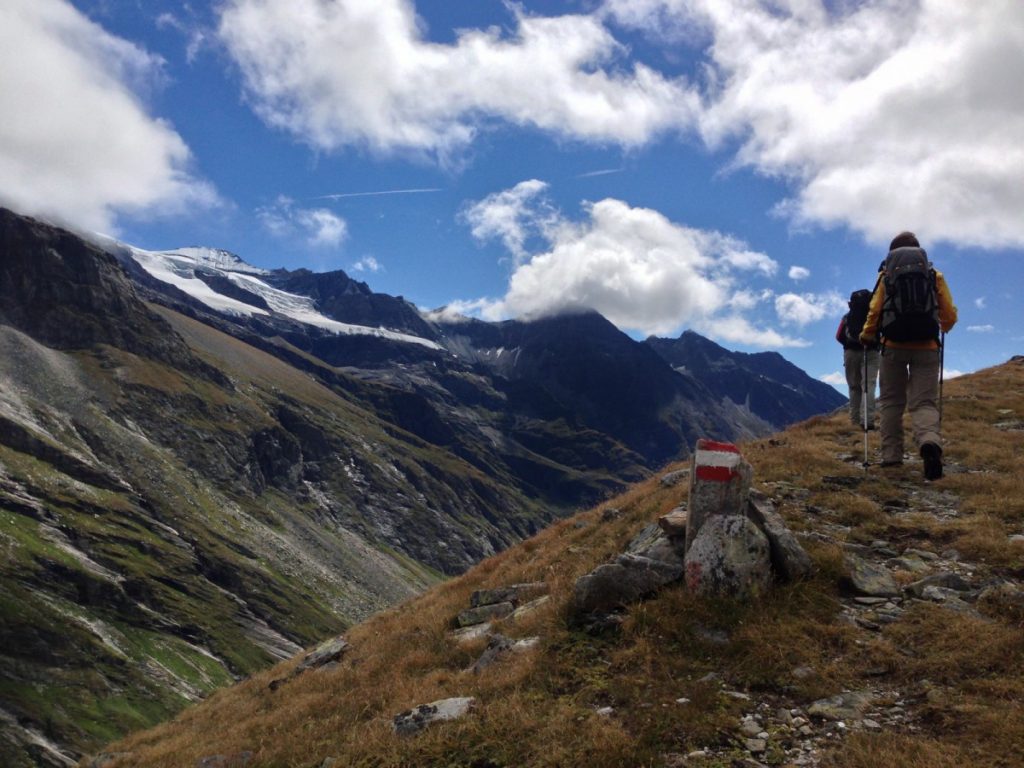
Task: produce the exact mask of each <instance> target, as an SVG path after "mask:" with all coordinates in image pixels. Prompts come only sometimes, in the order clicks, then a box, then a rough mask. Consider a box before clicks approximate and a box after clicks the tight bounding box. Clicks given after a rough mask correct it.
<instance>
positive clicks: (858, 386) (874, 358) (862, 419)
mask: <svg viewBox="0 0 1024 768" xmlns="http://www.w3.org/2000/svg"><path fill="white" fill-rule="evenodd" d="M870 304H871V291H869V290H867V289H862V290H859V291H854V292H853V293H851V294H850V301H849V303H848V306H849V308H850V311H849V312H847V313H846V314H845V315H843V319H842V320H840V321H839V329H838V330H837V331H836V341H838V342H839V343H840V344H842V345H843V370H844V371H845V373H846V385H847V387H849V390H850V421H851V422H853V423H854V424H855V425H857V426H859V427H861V428H862V429H874V428H875V382H876V381H877V379H878V345H877V344H869V345H867V346H865V345H864V344H861V343H860V332H861V330H862V329H863V328H864V321H865V320H866V319H867V316H868V307H869V305H870ZM865 394H866V397H863V398H862V396H863V395H865Z"/></svg>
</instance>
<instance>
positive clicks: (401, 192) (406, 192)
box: [313, 187, 443, 200]
mask: <svg viewBox="0 0 1024 768" xmlns="http://www.w3.org/2000/svg"><path fill="white" fill-rule="evenodd" d="M442 191H443V190H442V189H441V188H440V187H431V188H429V189H382V190H380V191H379V192H342V193H340V194H336V195H320V196H319V197H314V198H313V200H340V199H341V198H343V197H372V196H375V195H412V194H416V193H418V192H442Z"/></svg>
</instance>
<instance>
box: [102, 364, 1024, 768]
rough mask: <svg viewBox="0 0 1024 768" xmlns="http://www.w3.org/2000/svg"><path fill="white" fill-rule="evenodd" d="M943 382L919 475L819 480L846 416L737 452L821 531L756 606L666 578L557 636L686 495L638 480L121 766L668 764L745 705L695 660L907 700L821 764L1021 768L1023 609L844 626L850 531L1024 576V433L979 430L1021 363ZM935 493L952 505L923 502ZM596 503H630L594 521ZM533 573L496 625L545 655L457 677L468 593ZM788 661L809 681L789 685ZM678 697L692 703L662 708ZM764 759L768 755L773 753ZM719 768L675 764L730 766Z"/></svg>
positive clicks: (749, 680)
mask: <svg viewBox="0 0 1024 768" xmlns="http://www.w3.org/2000/svg"><path fill="white" fill-rule="evenodd" d="M946 394H947V399H946V406H945V422H946V427H945V432H946V435H947V437H948V447H947V459H948V462H949V468H950V472H949V474H948V475H947V477H946V478H945V479H944V480H942V481H941V482H940V483H937V484H932V485H930V486H927V487H926V486H925V484H924V483H923V482H922V481H921V479H920V464H919V463H911V464H909V465H908V466H906V467H904V468H902V469H898V470H895V471H889V472H887V473H886V474H883V473H882V471H881V470H880V469H878V468H877V467H873V468H872V469H871V470H870V472H869V473H868V474H867V476H866V478H864V479H863V480H862V482H860V484H859V486H858V490H857V491H856V492H852V493H851V492H850V491H848V490H837V489H836V485H835V484H834V483H828V482H825V481H823V479H822V478H823V477H825V476H836V475H840V476H842V475H845V476H850V477H854V478H857V477H861V476H862V475H863V472H862V470H861V469H860V467H859V466H858V464H857V460H858V457H859V455H860V450H861V442H860V438H861V436H860V433H857V432H851V431H850V429H849V427H848V426H847V424H846V422H845V416H842V415H837V416H834V417H831V418H819V419H812V420H811V421H809V422H806V423H803V424H801V425H798V426H796V427H794V428H791V429H790V430H788V431H787V432H785V433H783V435H781V436H780V437H777V438H775V439H773V440H762V441H758V442H753V443H749V444H747V445H746V446H745V447H744V451H745V454H746V456H747V458H748V459H749V460H750V461H751V462H752V463H753V465H754V467H755V471H756V484H757V485H759V486H761V487H762V488H763V489H764V490H766V491H768V492H769V493H771V494H772V495H774V496H775V497H776V499H777V500H778V501H779V502H780V504H781V512H782V514H783V515H784V516H785V517H786V518H787V519H788V520H789V522H790V524H791V526H792V527H793V528H794V529H795V530H798V531H804V532H817V533H819V534H820V535H821V537H820V538H818V539H816V538H806V539H805V542H806V545H807V547H808V549H809V551H810V552H811V554H812V557H813V558H814V559H815V561H816V563H817V565H818V575H817V576H816V577H815V578H814V579H812V580H809V581H807V582H804V583H800V584H794V585H789V586H784V587H778V588H776V589H775V590H773V591H772V592H771V593H770V594H769V595H768V596H767V597H766V598H764V599H763V600H761V601H758V602H756V603H753V604H739V603H735V602H731V601H721V602H705V601H700V600H696V599H694V598H692V597H691V596H689V595H688V594H687V593H686V591H685V590H684V589H682V588H679V587H676V588H670V589H667V590H665V591H663V592H662V593H661V594H660V595H659V596H658V597H656V598H655V599H652V600H649V601H648V602H645V603H643V604H641V605H638V606H635V607H634V608H633V609H632V610H631V611H630V612H629V614H628V618H627V620H626V623H625V624H624V626H623V628H622V631H621V632H620V633H619V634H618V635H614V636H607V637H600V638H595V637H591V636H587V635H582V634H576V633H572V632H570V631H569V630H568V629H567V628H566V624H565V621H564V609H565V605H566V601H567V599H568V596H569V594H570V592H571V588H572V584H573V582H574V580H575V579H576V578H577V577H578V576H579V575H581V574H583V573H585V572H587V571H588V570H590V569H591V568H593V567H594V566H596V565H597V564H599V563H601V562H603V561H605V560H607V559H608V558H609V557H611V556H612V555H614V554H615V553H617V552H619V551H621V549H622V548H623V546H624V545H625V543H626V542H627V541H628V540H629V538H630V537H631V536H632V534H633V533H634V532H635V531H636V530H637V529H638V528H639V527H640V526H641V524H643V523H645V522H647V521H650V520H653V519H654V518H656V517H657V516H658V515H659V514H663V513H665V512H667V511H668V510H669V509H671V508H672V507H673V506H675V505H676V504H678V503H679V502H681V501H684V500H685V489H684V488H667V487H664V486H662V485H661V484H660V483H659V482H658V481H657V480H651V481H648V482H646V483H644V484H641V485H639V486H636V487H635V488H634V489H632V490H631V491H629V492H628V493H627V494H625V495H623V496H622V497H620V498H618V499H615V500H612V501H611V502H609V503H608V504H606V505H603V506H602V507H601V508H597V509H594V510H591V511H589V512H586V513H582V514H580V515H578V516H577V517H576V518H574V519H571V520H566V521H563V522H560V523H557V524H556V525H554V526H552V527H551V528H549V529H547V530H546V531H544V532H543V533H541V534H539V535H538V536H536V537H534V538H533V539H530V540H528V541H526V542H525V543H523V544H521V545H519V546H517V547H515V548H513V549H511V550H508V551H506V552H504V553H502V554H500V555H498V556H496V557H493V558H490V559H488V560H486V561H484V562H482V563H481V564H480V565H478V566H477V567H475V568H474V569H472V570H471V571H469V572H468V573H466V574H465V575H463V576H461V577H459V578H456V579H453V580H451V581H449V582H447V583H445V584H443V585H440V586H438V587H436V588H434V589H432V590H431V591H430V592H428V593H426V594H424V595H422V596H421V597H418V598H416V599H414V600H411V601H409V602H408V603H406V604H404V605H402V606H400V607H398V608H395V609H391V610H389V611H386V612H384V613H382V614H380V615H378V616H376V617H374V618H372V619H370V620H369V621H367V622H365V623H364V624H361V625H359V626H357V627H354V628H353V629H352V630H351V631H350V632H349V633H348V635H347V637H348V638H349V640H350V641H351V643H352V646H353V650H352V651H351V652H350V653H349V655H348V656H347V657H346V658H345V661H344V663H343V664H342V665H341V666H340V667H338V668H336V669H334V670H331V671H327V672H318V673H312V674H307V675H306V676H304V677H301V678H299V679H297V680H296V681H294V682H292V683H289V684H288V685H287V686H285V687H284V688H281V689H279V690H278V691H276V692H271V691H270V690H268V688H267V683H268V682H269V681H270V680H271V679H273V678H276V677H279V676H281V675H282V673H283V672H285V671H287V670H288V669H289V668H290V667H291V666H293V665H294V664H295V662H294V661H291V662H286V663H284V664H283V665H280V666H278V667H277V668H275V669H273V670H270V671H267V672H264V673H261V674H258V675H256V676H254V677H253V678H251V679H249V680H247V681H245V682H243V683H241V684H240V685H236V686H234V687H232V688H229V689H226V690H223V691H220V692H218V693H217V694H215V695H213V696H212V697H211V698H210V699H208V700H207V701H206V702H204V703H202V704H201V705H199V706H197V707H193V708H191V709H189V710H187V711H186V712H184V713H183V714H182V715H180V716H179V717H178V718H177V719H176V720H175V721H174V722H171V723H168V724H165V725H163V726H160V727H158V728H155V729H153V730H150V731H147V732H143V733H139V734H137V735H134V736H132V737H130V738H128V739H126V740H124V741H123V742H121V743H120V744H117V745H114V746H113V747H111V748H110V749H112V750H117V751H127V752H130V753H131V754H130V756H126V757H124V758H122V759H120V760H119V761H117V762H116V763H115V764H114V765H118V766H128V765H140V766H152V767H153V768H157V767H161V766H190V765H193V764H195V761H196V760H197V759H198V758H200V757H202V756H205V755H210V754H215V753H220V754H230V753H236V752H240V751H243V750H252V751H253V752H254V753H255V758H256V759H255V761H254V764H256V765H267V766H271V765H272V766H279V765H280V766H314V765H319V764H320V762H321V761H322V760H323V759H324V758H325V757H327V756H335V757H337V758H339V764H341V765H366V766H413V765H415V766H435V765H436V766H576V765H587V766H594V767H595V768H600V767H601V766H607V767H608V768H611V767H612V766H623V765H630V766H641V765H643V766H646V765H650V766H658V765H666V764H667V758H666V755H669V754H673V753H675V754H678V753H684V754H685V753H686V752H687V751H689V750H692V749H697V748H700V747H705V746H717V747H719V748H721V746H722V745H728V744H729V743H730V742H731V740H732V739H733V737H734V735H735V732H736V723H737V721H738V719H739V718H740V717H741V716H742V714H743V712H744V711H745V710H746V709H747V708H749V706H750V705H749V704H745V703H744V702H742V701H737V700H734V699H731V698H728V697H723V696H721V695H720V692H719V689H718V687H717V686H716V685H713V684H710V683H707V682H701V678H702V677H704V675H706V674H707V673H708V672H719V673H721V674H722V676H723V678H724V680H725V682H726V684H727V685H728V686H729V687H731V688H735V689H740V690H745V691H747V692H749V693H750V695H751V696H752V697H753V698H754V700H756V701H766V702H769V703H771V704H772V705H773V706H806V705H807V704H809V703H810V702H811V701H813V700H814V699H816V698H819V697H822V696H825V695H829V694H832V693H836V692H838V691H840V690H843V689H861V688H878V687H879V686H881V687H885V688H887V689H889V690H892V691H894V692H897V693H898V695H899V696H900V697H901V698H902V699H903V700H904V701H905V702H906V707H907V710H908V716H907V719H906V722H905V723H904V724H903V725H902V726H901V727H900V728H899V729H898V730H882V731H881V732H866V731H861V732H856V733H853V734H851V735H849V736H848V737H847V738H845V739H843V740H842V741H841V742H838V741H837V742H830V743H833V744H834V746H833V747H832V748H831V749H830V750H827V752H826V754H825V755H824V757H823V758H822V759H823V763H822V764H823V765H828V766H833V767H834V768H868V766H873V767H877V768H885V767H886V766H892V767H893V768H896V766H900V767H906V766H928V768H943V767H944V766H965V765H972V766H1011V765H1020V764H1021V758H1020V756H1019V754H1018V749H1019V745H1020V744H1021V743H1024V632H1022V631H1021V625H1022V621H1024V616H1022V615H1021V613H1020V612H1016V613H1015V612H1014V611H1013V610H1005V611H1003V612H1000V611H999V610H991V609H990V610H989V611H988V613H989V614H990V615H989V616H988V617H986V618H979V617H977V616H971V615H965V614H959V613H955V612H953V611H950V610H948V609H946V608H944V607H941V606H939V605H933V604H928V603H924V602H921V603H917V604H915V605H914V607H912V608H909V609H908V610H907V611H906V612H905V613H904V614H903V616H902V618H901V619H900V620H899V621H897V622H895V623H893V624H890V625H887V626H885V627H883V628H882V629H881V630H880V631H876V632H872V631H868V630H866V629H863V628H861V627H858V626H856V625H853V624H851V623H849V622H845V621H842V620H841V618H840V611H839V609H840V605H841V602H842V600H843V598H842V597H841V595H840V593H839V591H838V588H837V581H838V574H839V571H840V562H841V558H842V550H841V548H840V546H839V545H840V543H841V542H843V541H848V542H852V543H861V544H867V543H870V542H872V541H874V540H876V539H880V538H881V539H885V540H887V541H889V542H890V543H891V545H893V546H895V547H896V548H898V549H903V548H905V547H918V548H921V549H929V550H933V551H935V552H939V551H942V550H948V549H950V548H955V549H956V550H958V551H959V552H960V556H961V560H962V562H964V563H969V564H970V565H971V567H972V568H973V570H974V575H973V577H972V581H973V583H974V584H975V585H981V584H983V583H985V582H986V581H987V580H990V579H993V578H1010V579H1015V580H1018V581H1019V580H1021V579H1022V578H1024V545H1022V544H1020V543H1011V542H1010V541H1009V539H1008V536H1009V535H1011V534H1014V533H1020V532H1021V531H1022V529H1024V467H1022V464H1024V459H1022V458H1021V457H1022V454H1024V451H1022V449H1024V432H1021V431H1002V430H997V429H994V428H993V425H994V424H995V423H997V422H1000V421H1005V420H1007V419H1013V418H1020V416H1021V415H1022V414H1024V363H1021V362H1013V363H1009V364H1007V365H1004V366H1001V367H998V368H994V369H989V370H987V371H983V372H980V373H978V374H975V375H972V376H969V377H964V378H963V379H957V380H955V381H951V382H949V383H947V385H946ZM1011 414H1012V415H1011ZM876 441H877V438H874V437H873V440H872V442H873V446H875V447H877V442H876ZM844 457H845V458H846V462H845V463H844V461H843V458H844ZM854 482H856V481H854ZM794 488H796V489H799V488H804V489H808V491H809V494H805V493H802V492H800V491H798V490H797V491H794ZM901 500H902V501H903V502H906V504H907V506H906V507H905V508H902V511H900V512H899V513H896V512H892V511H888V510H885V509H883V503H890V506H891V502H893V501H897V502H898V501H901ZM936 500H938V501H939V502H941V503H940V505H939V506H940V507H942V506H945V507H946V508H949V509H952V510H953V511H952V512H951V513H946V514H935V513H934V512H933V511H932V510H931V506H930V505H932V504H933V503H934V502H936ZM611 506H615V507H617V508H619V509H621V510H622V511H623V513H624V514H623V516H622V517H621V518H619V519H617V520H612V521H610V522H603V521H602V511H603V510H604V509H606V508H608V507H611ZM808 507H810V508H811V510H812V511H813V510H817V512H816V513H814V514H810V513H808ZM900 578H902V580H904V581H908V580H910V579H911V578H915V577H912V576H910V575H909V574H902V575H900ZM537 579H543V580H546V581H547V582H548V583H549V584H550V585H551V588H552V600H551V601H550V602H549V603H548V604H547V605H546V606H545V607H544V608H542V609H541V610H539V611H538V612H536V613H535V614H533V615H531V616H529V617H528V618H526V619H525V620H521V621H520V622H518V623H516V624H515V625H514V626H511V625H509V626H506V627H505V630H504V631H506V632H507V633H508V634H510V635H512V636H515V637H521V636H527V635H540V636H541V637H542V638H543V639H542V642H541V646H540V648H539V649H538V650H536V651H535V652H533V653H529V654H525V655H520V656H516V657H513V658H506V659H504V660H502V661H500V662H499V663H498V664H496V665H494V666H492V667H491V668H489V669H488V670H486V671H485V672H483V673H482V674H479V675H474V674H472V673H469V672H466V671H464V670H465V669H466V667H468V666H469V665H470V664H471V663H472V662H473V661H474V660H475V658H476V657H477V656H478V655H479V653H480V651H481V650H482V641H481V643H480V644H479V645H477V646H474V647H470V648H463V647H459V646H457V645H455V644H454V643H452V642H451V641H450V640H449V639H448V638H447V635H446V630H447V624H448V621H449V620H450V618H451V617H452V616H454V615H455V614H456V613H457V612H458V611H459V610H461V609H462V608H464V607H465V606H467V605H468V599H469V595H470V593H471V591H472V590H474V589H477V588H480V587H485V586H496V585H501V584H507V583H512V582H518V581H528V580H537ZM983 610H985V609H984V608H983ZM709 629H718V630H724V631H725V632H727V633H728V637H729V640H728V642H726V643H725V644H716V643H714V642H711V641H709V640H708V639H707V637H708V634H707V630H709ZM799 666H809V667H812V668H813V669H814V670H815V674H813V675H811V676H809V677H807V678H803V679H796V678H795V677H794V676H793V674H792V670H793V669H794V668H796V667H799ZM466 695H471V696H476V697H477V698H478V708H477V710H476V712H475V713H474V714H473V715H471V716H469V717H467V718H465V719H463V720H461V721H459V722H457V723H452V724H448V725H445V726H440V727H434V728H432V729H430V730H428V731H426V732H424V733H422V734H420V735H418V736H416V737H412V738H397V737H395V736H394V735H392V730H391V722H390V721H391V717H392V716H393V715H394V714H395V713H397V712H399V711H401V710H403V709H405V708H407V707H410V706H413V705H416V704H419V703H423V702H429V701H432V700H435V699H439V698H443V697H447V696H466ZM680 697H686V698H689V699H690V700H691V703H690V704H689V705H686V706H681V705H679V704H677V703H676V700H677V699H679V698H680ZM604 705H610V706H613V707H614V708H615V714H614V715H613V716H612V717H610V718H609V717H601V716H599V715H598V714H596V712H595V708H596V707H599V706H604ZM773 737H774V735H773ZM779 738H784V735H781V736H779ZM776 758H777V755H776V756H774V757H773V755H772V754H771V753H769V755H768V759H769V761H771V760H773V759H775V760H776V762H777V761H778V760H777V759H776ZM715 760H716V761H717V762H713V761H709V762H705V763H701V762H700V761H699V760H697V761H690V762H689V763H687V765H691V764H692V765H701V764H704V765H709V766H710V765H717V766H722V765H728V764H729V762H727V761H723V760H722V758H721V757H718V758H715Z"/></svg>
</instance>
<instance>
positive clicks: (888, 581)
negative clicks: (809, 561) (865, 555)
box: [840, 553, 900, 597]
mask: <svg viewBox="0 0 1024 768" xmlns="http://www.w3.org/2000/svg"><path fill="white" fill-rule="evenodd" d="M843 568H844V573H843V575H842V577H841V582H840V584H841V586H842V587H844V588H845V589H847V590H848V591H850V592H853V593H854V594H856V595H867V596H868V597H896V596H897V595H899V593H900V589H899V587H898V586H896V581H895V579H893V577H892V574H891V573H889V571H888V570H886V569H885V567H884V566H881V565H875V564H874V563H869V562H868V561H867V560H863V559H861V558H859V557H857V556H856V555H851V554H849V553H847V554H845V555H844V556H843Z"/></svg>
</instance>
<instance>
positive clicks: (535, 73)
mask: <svg viewBox="0 0 1024 768" xmlns="http://www.w3.org/2000/svg"><path fill="white" fill-rule="evenodd" d="M508 8H509V9H510V11H511V12H512V13H513V14H514V18H513V19H512V21H513V23H512V25H511V27H512V29H511V30H509V31H505V30H503V29H501V28H499V27H497V26H495V27H490V28H488V29H477V30H462V31H459V32H458V33H457V38H456V40H455V42H454V43H451V44H439V43H433V42H430V41H428V40H427V39H426V37H425V35H424V31H423V28H422V21H421V20H420V19H419V18H418V17H417V16H416V13H415V8H414V6H413V3H412V2H411V0H375V2H366V0H334V1H333V2H323V0H228V2H226V3H225V4H224V6H223V7H222V10H221V16H220V24H219V35H220V38H221V40H222V41H223V42H224V44H225V45H226V47H227V50H228V52H229V53H230V55H231V56H232V58H233V59H234V60H235V61H236V62H237V64H238V66H239V67H240V69H241V72H242V77H243V81H244V84H245V89H246V92H247V94H248V96H249V100H250V103H251V104H252V105H253V106H254V108H255V109H256V111H257V113H258V114H259V115H260V116H261V117H262V118H263V119H264V120H265V121H266V122H267V123H269V124H270V125H273V126H275V127H278V128H282V129H285V130H287V131H289V132H291V133H292V134H293V135H295V136H296V137H298V138H300V139H301V140H303V141H305V142H308V143H309V144H311V145H312V146H314V147H316V148H319V149H325V150H331V149H335V148H338V147H341V146H344V145H349V144H356V145H361V146H367V147H370V148H372V149H375V150H380V151H390V150H414V151H423V152H427V153H431V154H434V155H437V156H438V157H440V158H442V159H445V158H451V157H452V156H453V155H456V153H457V152H458V151H459V150H461V149H463V148H464V147H465V146H466V145H467V144H468V143H470V142H471V141H472V140H473V138H474V137H475V135H476V134H477V132H478V131H479V129H480V127H481V125H484V124H485V123H486V121H488V120H495V119H496V120H500V121H504V122H507V123H509V124H513V125H517V126H524V127H533V128H538V129H540V130H543V131H548V132H551V133H553V134H555V135H557V136H561V137H567V138H572V139H579V140H583V141H593V142H599V143H610V144H617V145H621V146H626V147H629V146H637V145H641V144H644V143H646V142H647V141H649V140H650V139H651V138H652V137H654V136H657V135H660V134H663V133H665V132H668V131H674V130H677V129H679V128H680V127H681V126H692V125H693V124H694V119H695V115H696V112H697V110H698V96H697V94H696V93H694V92H693V91H692V90H691V89H689V88H688V87H687V86H686V84H685V83H683V82H681V81H677V80H674V79H671V78H668V77H665V76H664V75H662V74H660V73H658V72H657V71H655V70H653V69H651V68H650V67H647V66H644V65H643V64H639V63H630V62H629V61H628V51H627V49H626V48H625V47H624V46H623V45H621V44H620V43H619V42H617V41H616V40H615V38H614V37H613V36H612V34H611V32H610V31H609V30H608V29H607V28H606V27H605V26H604V25H603V24H602V23H601V20H600V18H599V17H598V16H594V15H565V16H558V17H541V16H531V15H527V13H526V12H525V11H523V10H522V9H521V8H520V7H519V6H518V5H515V4H509V5H508Z"/></svg>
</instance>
